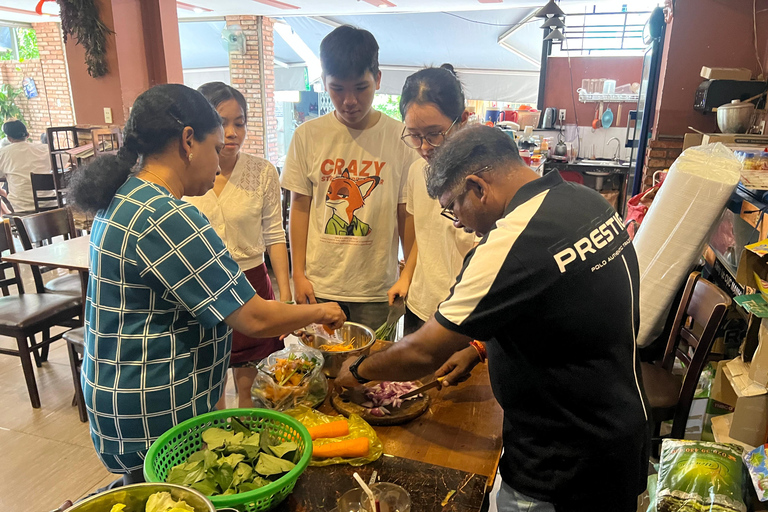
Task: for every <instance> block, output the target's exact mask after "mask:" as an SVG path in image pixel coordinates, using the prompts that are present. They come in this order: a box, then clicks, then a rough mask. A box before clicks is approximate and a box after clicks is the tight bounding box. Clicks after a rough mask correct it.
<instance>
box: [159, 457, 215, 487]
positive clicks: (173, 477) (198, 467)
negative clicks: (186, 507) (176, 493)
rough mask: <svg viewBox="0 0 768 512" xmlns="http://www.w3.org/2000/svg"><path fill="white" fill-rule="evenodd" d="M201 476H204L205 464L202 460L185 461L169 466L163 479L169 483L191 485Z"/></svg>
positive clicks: (201, 477) (200, 478)
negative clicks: (169, 468)
mask: <svg viewBox="0 0 768 512" xmlns="http://www.w3.org/2000/svg"><path fill="white" fill-rule="evenodd" d="M203 478H205V465H204V464H203V462H202V461H198V462H185V463H183V464H179V465H178V466H174V467H173V468H171V471H170V472H169V473H168V478H166V480H165V481H166V482H168V483H169V484H179V485H192V484H193V483H195V482H199V481H200V480H202V479H203Z"/></svg>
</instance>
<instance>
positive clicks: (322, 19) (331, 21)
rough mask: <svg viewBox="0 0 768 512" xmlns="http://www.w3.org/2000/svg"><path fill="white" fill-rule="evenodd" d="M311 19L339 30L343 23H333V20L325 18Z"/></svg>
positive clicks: (315, 17) (312, 17)
mask: <svg viewBox="0 0 768 512" xmlns="http://www.w3.org/2000/svg"><path fill="white" fill-rule="evenodd" d="M310 18H311V19H313V20H315V21H319V22H320V23H322V24H324V25H328V26H329V27H333V28H339V27H340V26H341V25H342V23H339V22H338V21H333V20H332V19H331V18H326V17H325V16H310Z"/></svg>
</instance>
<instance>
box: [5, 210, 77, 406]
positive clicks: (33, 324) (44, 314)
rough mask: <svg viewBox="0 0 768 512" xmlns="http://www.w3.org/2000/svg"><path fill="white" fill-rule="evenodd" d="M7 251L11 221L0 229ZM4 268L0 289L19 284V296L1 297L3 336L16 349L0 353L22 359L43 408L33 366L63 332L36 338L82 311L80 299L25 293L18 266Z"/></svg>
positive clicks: (10, 247) (33, 397)
mask: <svg viewBox="0 0 768 512" xmlns="http://www.w3.org/2000/svg"><path fill="white" fill-rule="evenodd" d="M5 251H9V252H10V253H11V254H13V253H14V247H13V238H12V235H11V229H10V223H9V222H8V221H4V222H3V223H2V228H0V254H2V253H4V252H5ZM0 268H3V276H4V277H3V278H2V280H0V288H2V287H10V286H16V288H17V290H18V294H17V295H11V296H8V297H0V336H8V337H11V338H14V339H15V340H16V345H17V348H16V349H8V348H0V354H6V355H12V356H16V357H18V358H20V359H21V367H22V370H23V372H24V379H25V381H26V384H27V391H28V392H29V400H30V402H31V403H32V407H34V408H35V409H39V408H40V394H39V392H38V390H37V382H36V381H35V370H34V368H33V367H32V357H31V355H34V359H35V364H36V365H37V366H38V367H41V366H42V360H41V358H40V356H39V351H41V350H47V348H48V346H49V345H50V344H51V343H53V342H54V341H57V340H59V339H60V338H61V337H62V335H61V334H57V335H55V336H45V335H43V336H42V339H41V340H40V341H37V340H36V335H37V334H38V333H44V332H50V328H51V327H53V326H55V325H64V324H65V323H67V321H72V320H73V319H74V318H75V317H77V316H79V315H80V314H81V313H82V307H81V305H80V299H79V298H78V297H73V296H71V295H63V294H59V293H24V286H23V284H22V282H21V276H20V274H19V269H18V266H17V265H12V264H8V263H2V262H0ZM5 270H10V271H11V274H12V276H11V277H5Z"/></svg>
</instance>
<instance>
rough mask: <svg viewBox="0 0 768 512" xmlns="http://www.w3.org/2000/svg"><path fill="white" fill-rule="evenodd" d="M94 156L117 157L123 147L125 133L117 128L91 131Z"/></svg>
mask: <svg viewBox="0 0 768 512" xmlns="http://www.w3.org/2000/svg"><path fill="white" fill-rule="evenodd" d="M91 136H92V139H93V154H94V156H97V157H98V156H102V155H115V154H117V150H118V149H120V146H122V145H123V132H122V130H120V128H119V127H117V126H112V127H110V128H96V129H94V130H91Z"/></svg>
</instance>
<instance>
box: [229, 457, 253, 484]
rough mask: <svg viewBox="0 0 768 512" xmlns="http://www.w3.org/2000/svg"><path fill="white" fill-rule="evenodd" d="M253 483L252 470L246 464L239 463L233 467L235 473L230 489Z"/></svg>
mask: <svg viewBox="0 0 768 512" xmlns="http://www.w3.org/2000/svg"><path fill="white" fill-rule="evenodd" d="M251 481H253V468H252V467H251V466H249V465H248V464H245V463H243V462H241V463H240V464H238V465H237V466H235V473H234V476H233V478H232V487H236V486H239V485H240V484H243V483H246V482H251Z"/></svg>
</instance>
